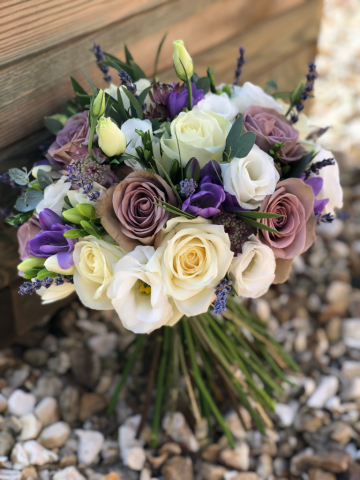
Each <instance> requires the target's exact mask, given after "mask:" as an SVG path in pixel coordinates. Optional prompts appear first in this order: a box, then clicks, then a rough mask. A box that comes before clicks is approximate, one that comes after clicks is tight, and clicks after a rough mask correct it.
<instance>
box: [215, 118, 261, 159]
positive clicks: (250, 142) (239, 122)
mask: <svg viewBox="0 0 360 480" xmlns="http://www.w3.org/2000/svg"><path fill="white" fill-rule="evenodd" d="M242 127H243V116H242V115H240V116H239V118H237V119H236V121H235V123H234V124H233V126H232V127H231V130H230V132H229V135H228V136H227V139H226V145H225V150H224V155H223V161H224V162H230V161H231V160H232V159H233V158H244V157H246V156H247V155H248V154H249V152H250V150H251V149H252V147H253V146H254V143H255V139H256V135H255V133H253V132H245V133H244V134H242Z"/></svg>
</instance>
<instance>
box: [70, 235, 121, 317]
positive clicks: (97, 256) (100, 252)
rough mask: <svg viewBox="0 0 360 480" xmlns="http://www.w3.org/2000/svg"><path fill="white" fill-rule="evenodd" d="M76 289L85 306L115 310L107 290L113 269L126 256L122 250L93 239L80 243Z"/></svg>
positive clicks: (76, 261) (76, 246)
mask: <svg viewBox="0 0 360 480" xmlns="http://www.w3.org/2000/svg"><path fill="white" fill-rule="evenodd" d="M73 255H74V263H75V272H74V285H75V289H76V292H77V294H78V295H79V298H80V300H81V302H82V303H83V304H84V305H85V306H86V307H88V308H93V309H95V310H112V309H113V306H112V305H111V301H110V299H109V298H108V296H107V289H108V288H109V285H110V283H111V281H112V279H113V265H114V264H115V263H116V262H118V261H119V260H120V258H122V257H123V256H124V255H125V252H123V250H121V248H120V247H116V246H115V245H112V244H110V243H107V242H105V241H104V240H99V239H97V238H95V237H93V236H88V237H85V239H84V240H82V241H80V242H77V243H76V245H75V249H74V253H73Z"/></svg>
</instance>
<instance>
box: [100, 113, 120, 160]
mask: <svg viewBox="0 0 360 480" xmlns="http://www.w3.org/2000/svg"><path fill="white" fill-rule="evenodd" d="M96 133H97V134H98V142H99V147H100V148H101V150H102V151H103V152H104V153H105V155H106V156H108V157H114V156H115V155H121V154H122V153H124V151H125V148H126V137H125V135H124V133H123V132H122V131H121V130H120V128H119V127H118V126H117V125H116V124H115V123H114V122H113V121H112V120H111V118H110V117H104V116H102V117H100V118H99V120H98V122H97V125H96Z"/></svg>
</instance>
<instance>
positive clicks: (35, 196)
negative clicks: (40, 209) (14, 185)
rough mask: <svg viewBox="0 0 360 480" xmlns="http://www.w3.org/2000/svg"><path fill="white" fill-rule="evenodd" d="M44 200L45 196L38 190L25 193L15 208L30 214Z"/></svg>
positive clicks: (17, 201)
mask: <svg viewBox="0 0 360 480" xmlns="http://www.w3.org/2000/svg"><path fill="white" fill-rule="evenodd" d="M43 198H44V194H43V193H42V192H38V191H37V190H31V191H30V192H25V193H23V194H22V195H21V197H19V198H18V199H17V200H16V203H15V208H16V210H17V211H18V212H29V211H30V210H34V208H35V207H36V206H37V204H38V203H39V202H41V200H42V199H43Z"/></svg>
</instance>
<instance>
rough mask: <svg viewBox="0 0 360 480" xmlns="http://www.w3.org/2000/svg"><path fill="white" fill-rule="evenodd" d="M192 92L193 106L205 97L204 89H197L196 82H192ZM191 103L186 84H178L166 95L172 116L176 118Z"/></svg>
mask: <svg viewBox="0 0 360 480" xmlns="http://www.w3.org/2000/svg"><path fill="white" fill-rule="evenodd" d="M191 93H192V99H193V106H195V105H197V104H198V103H199V102H200V101H201V100H202V99H203V98H204V91H203V90H201V89H197V88H196V85H195V83H191ZM188 104H189V100H188V91H187V87H186V85H185V84H184V85H182V86H180V85H176V86H175V87H174V89H173V90H172V91H171V92H170V93H169V95H168V96H167V97H166V106H167V108H168V110H169V114H170V118H175V117H176V115H179V113H180V112H182V111H183V109H184V108H187V107H188Z"/></svg>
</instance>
